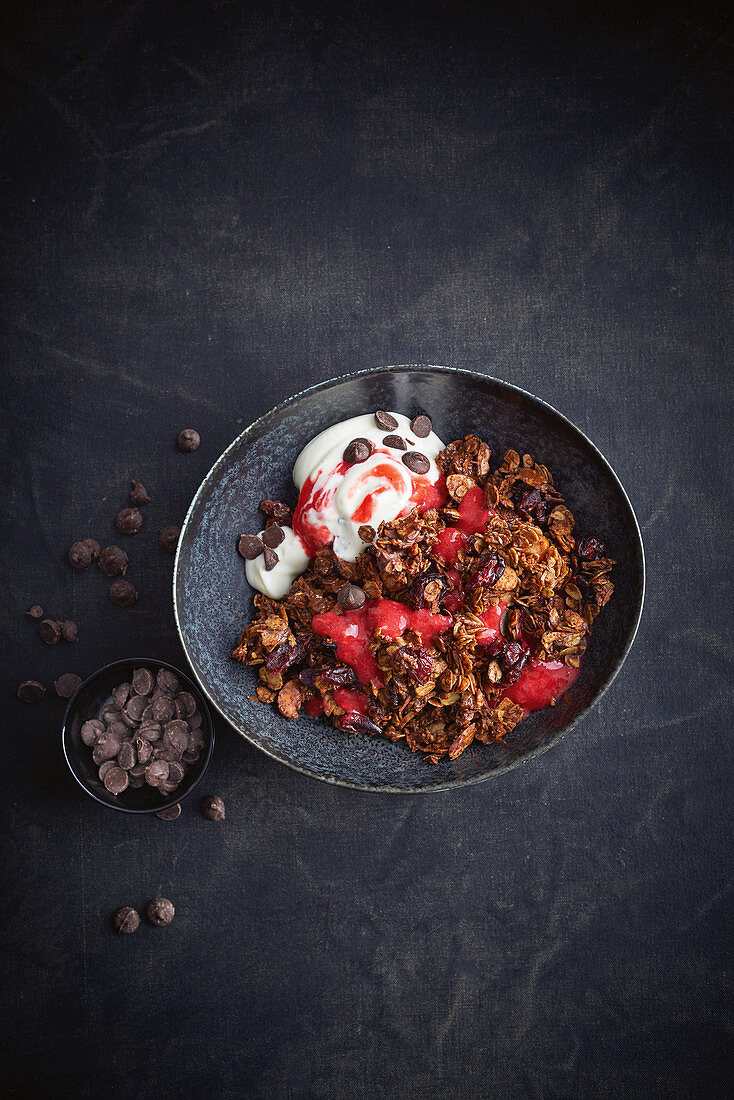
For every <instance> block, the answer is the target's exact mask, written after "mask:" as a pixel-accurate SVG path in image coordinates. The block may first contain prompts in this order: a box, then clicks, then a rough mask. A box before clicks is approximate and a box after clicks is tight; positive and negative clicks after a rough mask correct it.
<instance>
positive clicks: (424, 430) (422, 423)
mask: <svg viewBox="0 0 734 1100" xmlns="http://www.w3.org/2000/svg"><path fill="white" fill-rule="evenodd" d="M410 430H411V431H412V433H413V435H417V436H418V438H419V439H425V438H426V436H427V435H430V434H431V432H432V431H433V424H432V423H431V420H430V417H428V416H415V417H413V419H412V420H411V422H410Z"/></svg>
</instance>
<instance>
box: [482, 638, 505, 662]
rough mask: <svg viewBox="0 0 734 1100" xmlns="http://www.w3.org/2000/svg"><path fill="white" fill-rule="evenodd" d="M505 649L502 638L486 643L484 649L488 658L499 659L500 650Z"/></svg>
mask: <svg viewBox="0 0 734 1100" xmlns="http://www.w3.org/2000/svg"><path fill="white" fill-rule="evenodd" d="M504 648H505V642H504V638H500V637H497V638H493V639H492V641H491V642H488V643H487V645H486V646H485V647H484V649H485V651H486V653H487V654H488V655H489V656H490V657H499V655H500V653H501V652H502V650H503V649H504Z"/></svg>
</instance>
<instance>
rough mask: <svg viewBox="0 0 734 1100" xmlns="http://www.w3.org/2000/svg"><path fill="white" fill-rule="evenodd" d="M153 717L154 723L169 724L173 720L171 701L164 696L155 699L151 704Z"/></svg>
mask: <svg viewBox="0 0 734 1100" xmlns="http://www.w3.org/2000/svg"><path fill="white" fill-rule="evenodd" d="M153 717H154V718H155V720H156V722H169V721H170V720H171V718H173V699H170V698H169V697H168V696H166V695H161V697H160V698H159V699H156V701H155V702H154V703H153Z"/></svg>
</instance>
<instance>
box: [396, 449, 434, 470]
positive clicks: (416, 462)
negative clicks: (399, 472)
mask: <svg viewBox="0 0 734 1100" xmlns="http://www.w3.org/2000/svg"><path fill="white" fill-rule="evenodd" d="M401 458H402V460H403V462H404V463H405V465H406V466H407V467H408V469H409V470H410V472H411V473H413V474H427V473H428V471H429V470H430V468H431V463H430V462H429V460H428V459H427V458H426V456H425V455H424V454H421V452H420V451H406V453H405V454H404V455H401Z"/></svg>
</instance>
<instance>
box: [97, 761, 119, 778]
mask: <svg viewBox="0 0 734 1100" xmlns="http://www.w3.org/2000/svg"><path fill="white" fill-rule="evenodd" d="M114 767H115V761H114V760H105V762H104V764H100V766H99V771H98V772H97V775H98V776H99V778H100V780H101V781H102V782H103V783H104V777H105V776H106V775H107V772H108V771H110V769H111V768H114Z"/></svg>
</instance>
